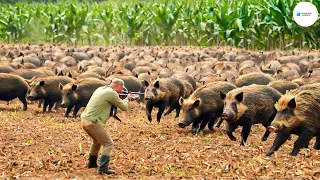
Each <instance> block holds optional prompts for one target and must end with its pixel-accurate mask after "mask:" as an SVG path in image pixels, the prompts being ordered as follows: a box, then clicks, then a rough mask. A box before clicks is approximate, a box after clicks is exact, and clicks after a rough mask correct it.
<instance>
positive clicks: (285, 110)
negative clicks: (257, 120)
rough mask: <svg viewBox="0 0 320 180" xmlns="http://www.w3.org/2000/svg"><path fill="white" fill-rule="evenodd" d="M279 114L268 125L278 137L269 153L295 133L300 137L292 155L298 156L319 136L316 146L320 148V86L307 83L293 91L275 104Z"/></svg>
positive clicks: (268, 154)
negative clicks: (307, 84) (301, 150)
mask: <svg viewBox="0 0 320 180" xmlns="http://www.w3.org/2000/svg"><path fill="white" fill-rule="evenodd" d="M275 108H276V109H277V114H276V116H275V118H274V120H273V121H272V123H271V125H270V126H269V127H268V129H269V130H270V131H275V132H276V133H277V137H276V139H275V140H274V143H273V145H272V147H271V148H270V150H269V151H268V153H267V156H270V155H271V154H273V153H274V151H277V150H278V149H279V148H280V146H281V145H282V144H283V143H285V141H286V140H287V139H288V138H289V136H290V135H291V134H296V135H298V136H299V138H298V139H297V140H296V142H295V143H294V147H293V150H292V152H291V153H290V155H292V156H296V155H297V154H298V153H299V151H300V149H301V148H304V147H305V148H307V147H308V145H309V142H310V140H311V139H312V138H313V137H314V136H316V137H317V138H316V143H315V145H314V148H315V149H317V150H320V113H319V112H320V86H307V87H301V88H298V89H295V90H291V91H289V92H287V93H286V94H285V95H283V96H282V97H281V98H280V99H279V101H278V102H277V103H276V104H275Z"/></svg>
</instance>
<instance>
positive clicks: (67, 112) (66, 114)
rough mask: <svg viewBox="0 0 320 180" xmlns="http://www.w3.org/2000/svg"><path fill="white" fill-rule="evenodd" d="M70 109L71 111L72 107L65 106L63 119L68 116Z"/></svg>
mask: <svg viewBox="0 0 320 180" xmlns="http://www.w3.org/2000/svg"><path fill="white" fill-rule="evenodd" d="M71 109H72V106H67V109H66V112H65V113H64V117H68V116H69V114H70V111H71Z"/></svg>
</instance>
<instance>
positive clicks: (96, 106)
mask: <svg viewBox="0 0 320 180" xmlns="http://www.w3.org/2000/svg"><path fill="white" fill-rule="evenodd" d="M112 105H114V106H116V107H118V108H119V109H121V110H123V111H127V110H128V109H129V100H128V97H127V98H125V99H123V100H122V99H120V97H119V94H118V93H117V92H116V91H115V90H113V89H112V88H111V87H110V86H102V87H99V88H97V89H96V90H95V91H94V93H93V94H92V96H91V98H90V100H89V102H88V104H87V106H86V108H85V109H84V111H83V112H82V114H81V119H86V120H89V121H92V122H93V123H96V124H99V125H101V126H105V124H106V122H107V120H108V119H109V117H110V112H111V107H112Z"/></svg>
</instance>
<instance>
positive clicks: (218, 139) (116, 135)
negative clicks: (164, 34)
mask: <svg viewBox="0 0 320 180" xmlns="http://www.w3.org/2000/svg"><path fill="white" fill-rule="evenodd" d="M80 112H81V111H80ZM155 112H156V111H154V113H155ZM63 114H64V109H60V110H59V111H58V112H55V113H44V114H43V113H41V109H39V108H37V106H36V104H30V105H29V107H28V110H27V111H25V112H24V111H22V103H20V102H19V101H18V100H14V101H12V102H10V104H9V105H7V103H6V102H1V103H0V172H1V174H0V177H1V178H2V179H5V178H8V179H13V178H15V179H19V178H22V179H106V178H112V179H204V178H206V179H216V178H223V179H230V178H264V179H266V178H268V179H270V178H292V179H293V178H294V179H295V178H311V177H315V178H320V158H319V151H316V150H314V149H313V148H312V146H313V143H314V139H313V140H312V141H311V144H310V149H303V150H302V151H301V152H300V153H299V155H298V156H297V157H291V156H289V155H288V154H289V153H290V152H291V149H292V146H293V142H294V141H295V140H296V136H293V138H292V139H291V140H290V141H288V142H286V143H285V144H284V145H283V146H282V147H281V148H280V150H279V151H277V152H276V153H275V154H274V155H272V156H271V157H267V156H265V153H266V152H267V150H268V149H269V148H270V146H271V145H272V143H273V140H274V138H275V134H272V135H271V136H270V137H269V139H268V140H267V141H266V142H261V140H260V139H261V137H262V135H263V133H264V128H263V127H262V126H261V125H255V126H254V127H253V129H252V132H251V134H250V136H249V138H248V144H247V146H244V147H242V146H240V142H239V141H240V131H241V128H238V129H237V130H236V131H235V136H236V137H237V138H238V139H237V141H236V142H234V141H231V140H229V138H228V137H227V135H226V134H225V133H224V128H225V126H224V124H223V126H222V127H221V128H216V129H215V132H213V133H212V132H209V131H206V132H205V133H204V135H196V136H195V135H192V134H191V133H190V132H189V130H190V127H187V128H186V129H180V128H179V127H178V126H177V124H178V122H179V120H181V117H180V118H178V119H174V118H173V117H174V113H172V114H170V115H169V116H167V117H165V118H163V119H162V121H161V123H160V124H158V123H157V122H156V121H153V122H152V123H149V122H148V120H147V117H146V115H145V110H144V109H141V108H140V106H139V105H138V104H136V103H132V109H131V112H130V113H124V112H120V113H119V117H121V118H122V120H123V122H121V123H120V122H119V121H117V120H115V119H113V118H111V119H109V121H108V122H107V125H106V129H107V131H109V133H110V134H111V136H112V137H113V139H114V142H115V145H116V149H115V151H114V153H113V157H112V161H111V163H110V166H111V168H112V169H114V170H116V172H117V174H116V175H97V172H96V171H97V170H96V169H87V168H86V162H87V160H86V159H87V157H88V151H89V147H90V143H91V139H90V137H89V136H88V135H87V134H86V133H85V132H84V131H83V130H82V128H81V126H80V118H79V117H78V118H77V119H74V118H68V119H65V118H64V117H63ZM79 114H80V113H79ZM153 117H154V118H155V114H154V116H153Z"/></svg>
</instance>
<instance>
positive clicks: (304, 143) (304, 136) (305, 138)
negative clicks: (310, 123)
mask: <svg viewBox="0 0 320 180" xmlns="http://www.w3.org/2000/svg"><path fill="white" fill-rule="evenodd" d="M312 137H313V134H312V132H310V131H307V130H305V131H303V132H302V133H301V134H300V136H299V137H298V139H297V140H296V142H295V143H294V146H293V150H292V152H291V153H290V155H291V156H296V155H297V154H298V153H299V151H300V149H301V148H303V147H305V148H307V147H308V145H309V142H310V140H311V139H312Z"/></svg>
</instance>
